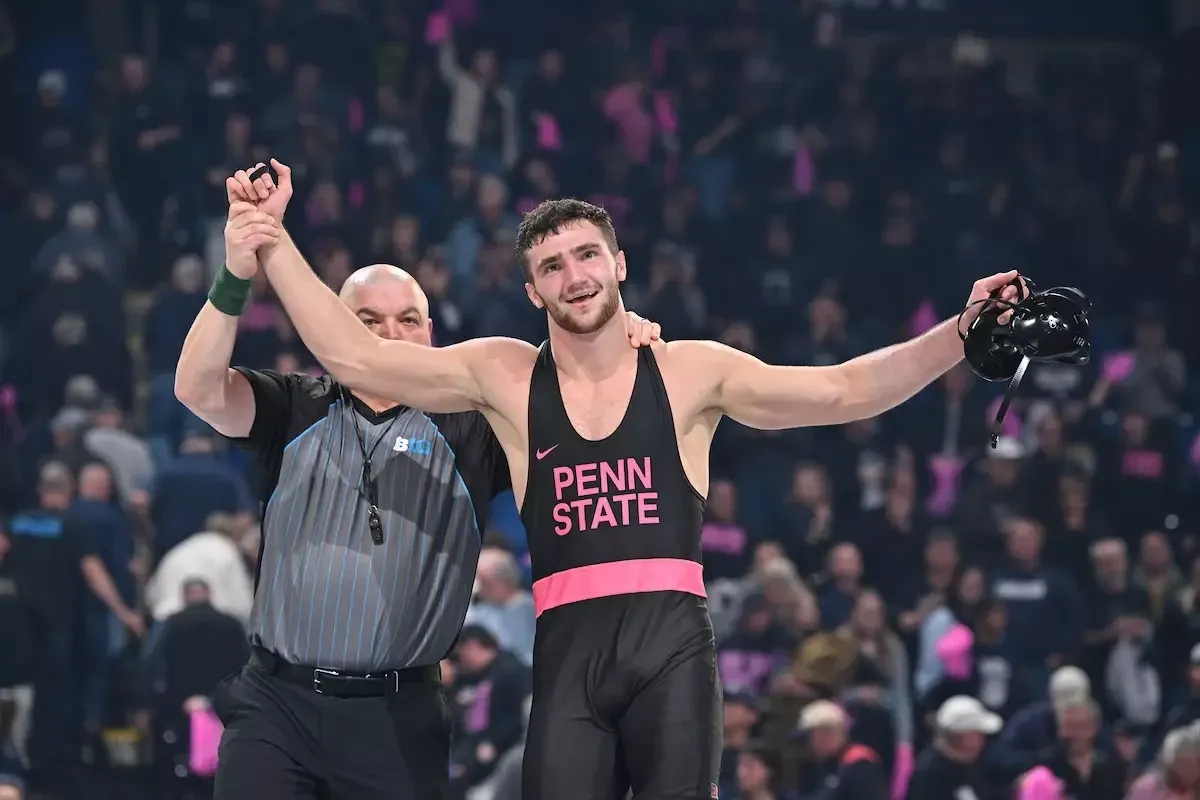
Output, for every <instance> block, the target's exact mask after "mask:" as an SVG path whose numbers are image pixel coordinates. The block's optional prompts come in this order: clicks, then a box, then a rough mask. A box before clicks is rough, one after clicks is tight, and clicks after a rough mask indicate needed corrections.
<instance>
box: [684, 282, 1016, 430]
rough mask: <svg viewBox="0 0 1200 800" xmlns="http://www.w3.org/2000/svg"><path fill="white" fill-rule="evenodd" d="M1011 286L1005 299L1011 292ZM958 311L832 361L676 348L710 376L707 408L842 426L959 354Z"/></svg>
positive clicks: (777, 423)
mask: <svg viewBox="0 0 1200 800" xmlns="http://www.w3.org/2000/svg"><path fill="white" fill-rule="evenodd" d="M1016 278H1017V273H1016V272H1007V273H1001V274H998V275H993V276H991V277H989V278H983V279H982V280H979V281H977V282H976V283H975V286H974V287H973V289H972V291H971V296H970V298H969V300H968V301H967V302H968V304H970V303H974V302H975V301H976V300H981V299H985V298H987V297H989V296H990V295H991V293H992V292H994V291H995V290H997V289H1000V288H1002V287H1004V286H1006V285H1007V284H1010V283H1011V282H1012V281H1013V280H1015V279H1016ZM1016 294H1017V293H1016V288H1015V287H1011V286H1010V287H1008V288H1007V289H1005V290H1004V292H1003V293H1002V294H1001V297H1002V299H1005V300H1013V301H1015V299H1016ZM980 310H982V305H981V304H978V305H975V306H972V307H970V308H969V310H968V312H967V314H966V315H965V316H964V319H963V324H964V326H966V325H969V324H970V322H971V321H972V320H973V319H974V318H975V316H978V314H979V311H980ZM956 325H957V317H955V318H954V319H949V320H946V321H945V322H943V323H941V324H940V325H938V326H936V327H934V328H933V329H931V330H929V331H927V332H926V333H924V334H922V335H921V336H918V337H917V338H915V339H910V340H908V341H907V342H902V343H900V344H897V345H892V346H891V347H885V348H884V349H882V350H876V351H875V352H873V353H867V354H866V355H863V356H859V357H858V358H854V359H851V360H850V361H847V362H845V363H843V364H838V365H837V366H832V367H779V366H771V365H769V364H764V363H763V362H762V361H759V360H758V359H757V358H755V357H754V356H751V355H747V354H745V353H742V352H739V351H737V350H734V349H732V348H730V347H726V346H724V345H721V344H717V343H714V342H677V343H675V344H673V345H669V347H672V348H678V347H683V348H687V349H689V350H694V352H689V353H687V354H686V355H684V354H682V353H681V354H680V355H681V356H682V357H684V358H686V359H687V360H688V363H697V362H693V361H692V359H693V358H694V359H697V360H699V362H700V363H703V364H704V365H705V368H706V370H707V371H709V372H708V374H709V376H710V377H708V378H706V383H705V385H704V387H703V391H704V392H705V394H706V400H707V407H708V408H712V409H716V410H718V411H720V412H721V413H723V414H725V415H726V416H728V417H730V418H732V419H734V420H737V421H738V422H740V423H742V424H743V425H747V426H749V427H751V428H758V429H760V430H780V429H783V428H798V427H802V426H806V425H840V424H843V423H846V422H853V421H855V420H860V419H869V418H871V417H875V416H878V415H879V414H882V413H883V412H885V411H888V410H890V409H892V408H895V407H896V406H898V405H900V404H901V403H903V402H904V401H905V400H908V399H909V398H910V397H912V396H913V395H915V394H917V392H919V391H921V390H922V389H924V388H925V387H926V386H928V385H929V384H930V383H932V382H933V381H935V380H937V379H938V378H939V377H940V376H941V375H942V374H943V373H945V372H946V371H947V370H949V369H950V368H951V367H953V366H954V365H955V364H957V363H958V362H959V361H960V360H961V359H962V358H963V345H962V340H961V339H960V338H959V336H958V332H957V329H956Z"/></svg>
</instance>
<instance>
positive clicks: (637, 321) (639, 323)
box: [625, 311, 662, 347]
mask: <svg viewBox="0 0 1200 800" xmlns="http://www.w3.org/2000/svg"><path fill="white" fill-rule="evenodd" d="M625 332H626V333H627V334H629V344H630V345H631V346H633V347H648V346H650V345H651V344H653V343H654V342H657V341H658V340H659V338H661V336H662V328H661V327H660V326H659V324H658V323H657V322H651V321H650V320H648V319H643V318H642V317H641V316H639V315H638V314H635V313H634V312H632V311H626V312H625Z"/></svg>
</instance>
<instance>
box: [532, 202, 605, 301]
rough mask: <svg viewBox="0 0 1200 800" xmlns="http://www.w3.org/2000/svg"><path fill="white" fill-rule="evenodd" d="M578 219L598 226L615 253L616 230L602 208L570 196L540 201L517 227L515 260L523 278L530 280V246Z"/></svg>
mask: <svg viewBox="0 0 1200 800" xmlns="http://www.w3.org/2000/svg"><path fill="white" fill-rule="evenodd" d="M580 221H585V222H590V223H592V224H593V225H595V226H596V227H597V228H599V230H600V234H601V235H602V236H603V237H604V243H605V244H607V245H608V249H609V250H610V251H611V252H612V254H613V255H614V256H615V255H616V254H617V250H618V249H619V248H618V247H617V231H616V229H615V228H613V221H612V217H611V216H609V213H608V212H607V211H605V210H604V209H603V208H601V207H600V206H597V205H592V204H591V203H586V202H584V201H583V200H576V199H574V198H570V197H568V198H563V199H560V200H543V201H542V202H541V203H539V204H538V206H537V208H535V209H533V210H532V211H530V212H529V213H528V214H526V215H525V217H524V218H523V219H522V220H521V225H520V227H518V228H517V244H516V250H517V261H518V262H519V263H520V264H521V270H522V272H524V274H525V280H527V281H531V280H533V272H532V270H531V269H530V265H529V250H530V248H532V247H533V246H534V245H537V244H539V243H541V242H542V240H544V239H545V238H546V237H547V236H551V235H553V234H556V233H558V232H559V231H560V230H562V228H563V227H564V226H565V225H569V224H570V223H572V222H580Z"/></svg>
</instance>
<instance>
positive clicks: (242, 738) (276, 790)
mask: <svg viewBox="0 0 1200 800" xmlns="http://www.w3.org/2000/svg"><path fill="white" fill-rule="evenodd" d="M317 699H318V698H317V695H315V694H312V693H311V692H308V693H306V692H304V691H303V690H302V689H300V688H299V687H295V686H291V685H290V684H286V683H283V682H282V681H278V680H275V679H273V678H268V677H265V676H263V675H261V674H260V673H258V672H255V671H254V670H252V669H250V668H249V667H247V668H245V669H243V670H242V672H241V673H239V674H238V675H236V676H234V677H233V678H230V679H228V680H226V681H225V682H224V683H222V684H221V685H220V686H218V687H217V690H216V692H214V694H213V710H214V711H215V712H216V713H217V716H218V717H220V719H221V722H222V724H224V725H225V733H224V735H223V736H222V737H221V749H220V759H219V761H218V764H217V775H216V780H215V787H214V790H213V800H321V798H323V797H324V796H325V793H324V792H323V791H322V789H323V784H324V781H323V777H324V774H323V773H324V770H323V768H322V764H321V759H320V758H319V756H318V750H317V738H318V732H319V730H320V728H319V725H320V710H319V707H318V703H317V702H316V701H317Z"/></svg>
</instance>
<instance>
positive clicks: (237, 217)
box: [225, 200, 283, 280]
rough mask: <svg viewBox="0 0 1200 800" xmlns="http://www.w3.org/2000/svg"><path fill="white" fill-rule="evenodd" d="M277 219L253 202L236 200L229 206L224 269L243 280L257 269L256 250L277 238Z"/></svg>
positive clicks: (267, 245)
mask: <svg viewBox="0 0 1200 800" xmlns="http://www.w3.org/2000/svg"><path fill="white" fill-rule="evenodd" d="M282 231H283V229H282V228H281V227H280V225H279V222H278V220H277V219H276V218H275V217H272V216H271V215H270V214H267V213H265V212H263V211H260V210H259V209H258V208H256V207H255V206H254V204H253V203H248V202H245V201H243V200H237V201H235V202H233V203H232V204H230V206H229V218H228V219H227V220H226V222H225V268H226V269H228V270H229V271H230V272H232V273H233V274H234V275H236V276H237V277H239V278H242V279H243V280H249V279H250V278H253V277H254V273H255V272H257V271H258V250H259V248H260V247H270V246H271V245H274V244H275V242H277V241H279V235H280V233H282Z"/></svg>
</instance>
